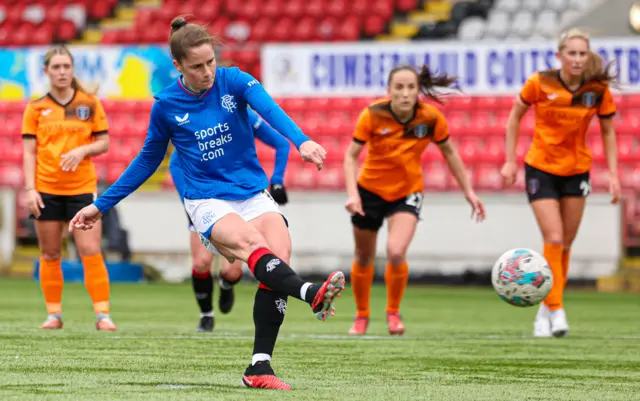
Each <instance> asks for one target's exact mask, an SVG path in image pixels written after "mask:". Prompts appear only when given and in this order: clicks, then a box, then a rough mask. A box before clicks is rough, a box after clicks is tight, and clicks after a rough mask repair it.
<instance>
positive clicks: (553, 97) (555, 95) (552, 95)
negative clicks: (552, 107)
mask: <svg viewBox="0 0 640 401" xmlns="http://www.w3.org/2000/svg"><path fill="white" fill-rule="evenodd" d="M557 97H558V94H557V93H549V94H548V95H547V99H549V100H553V99H555V98H557Z"/></svg>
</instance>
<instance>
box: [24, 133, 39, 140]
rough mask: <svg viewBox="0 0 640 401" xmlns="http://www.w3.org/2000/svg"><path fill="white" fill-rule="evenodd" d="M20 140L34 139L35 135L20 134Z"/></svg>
mask: <svg viewBox="0 0 640 401" xmlns="http://www.w3.org/2000/svg"><path fill="white" fill-rule="evenodd" d="M22 138H23V139H36V135H35V134H27V133H24V134H22Z"/></svg>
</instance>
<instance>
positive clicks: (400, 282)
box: [384, 261, 409, 313]
mask: <svg viewBox="0 0 640 401" xmlns="http://www.w3.org/2000/svg"><path fill="white" fill-rule="evenodd" d="M408 281H409V265H408V264H407V262H406V261H405V262H404V263H402V264H401V265H400V266H391V264H390V263H387V268H386V269H385V271H384V282H385V284H386V285H387V313H399V312H400V303H401V302H402V297H403V296H404V290H405V288H407V282H408Z"/></svg>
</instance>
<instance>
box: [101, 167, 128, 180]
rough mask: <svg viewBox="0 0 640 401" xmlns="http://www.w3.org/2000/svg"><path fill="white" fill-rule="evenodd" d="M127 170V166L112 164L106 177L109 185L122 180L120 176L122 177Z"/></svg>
mask: <svg viewBox="0 0 640 401" xmlns="http://www.w3.org/2000/svg"><path fill="white" fill-rule="evenodd" d="M126 169H127V164H124V163H110V164H109V167H108V170H107V177H106V180H107V182H109V183H113V182H115V181H116V180H117V179H118V178H120V176H121V175H122V173H124V170H126Z"/></svg>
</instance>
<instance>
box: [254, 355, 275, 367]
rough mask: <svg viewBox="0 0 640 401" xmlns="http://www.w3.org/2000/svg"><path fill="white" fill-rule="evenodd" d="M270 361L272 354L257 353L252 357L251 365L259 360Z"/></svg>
mask: <svg viewBox="0 0 640 401" xmlns="http://www.w3.org/2000/svg"><path fill="white" fill-rule="evenodd" d="M264 361H269V362H271V355H268V354H255V355H253V358H251V365H255V364H256V363H258V362H264Z"/></svg>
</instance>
